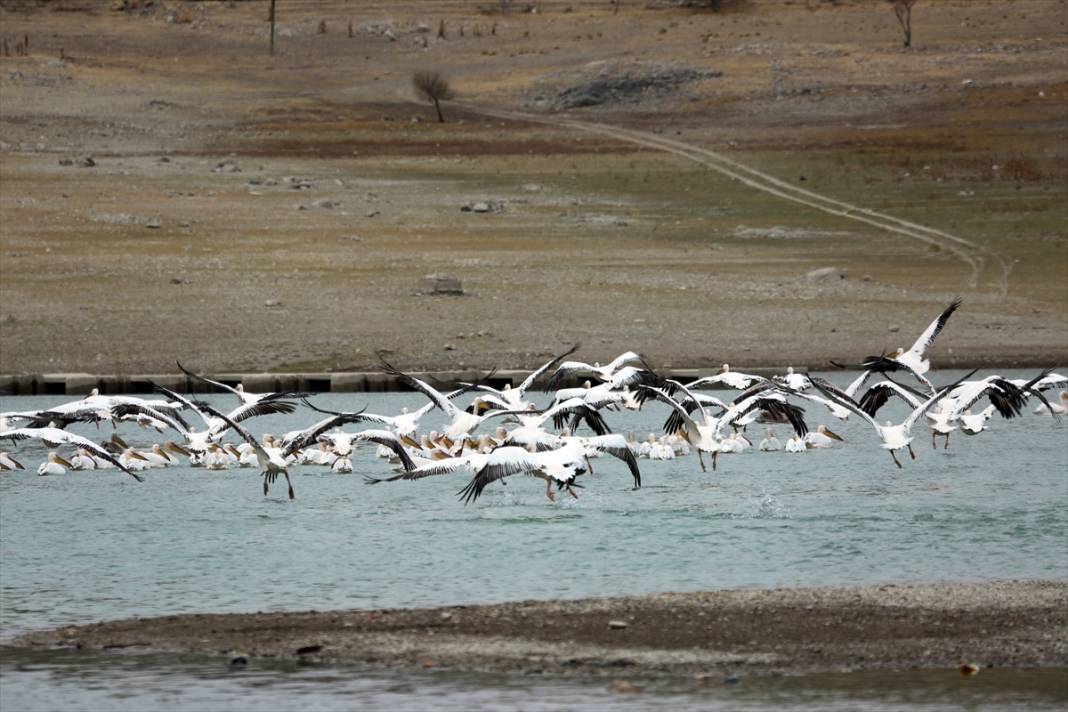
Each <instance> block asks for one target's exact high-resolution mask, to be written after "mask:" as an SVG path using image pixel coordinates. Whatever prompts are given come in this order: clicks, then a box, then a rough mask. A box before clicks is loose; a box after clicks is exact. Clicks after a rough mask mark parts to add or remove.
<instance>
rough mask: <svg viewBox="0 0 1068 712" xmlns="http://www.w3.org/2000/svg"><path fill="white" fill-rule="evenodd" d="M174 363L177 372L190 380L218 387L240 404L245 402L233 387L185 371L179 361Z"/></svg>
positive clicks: (187, 370)
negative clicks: (228, 392) (235, 397)
mask: <svg viewBox="0 0 1068 712" xmlns="http://www.w3.org/2000/svg"><path fill="white" fill-rule="evenodd" d="M175 363H176V364H178V370H180V371H181V372H182V373H184V374H185V375H187V376H189V377H190V378H195V379H197V380H198V381H203V382H204V383H210V384H211V385H213V386H218V387H219V388H222V389H223V390H224V391H230V392H231V393H233V394H234V395H235V396H237V399H238V400H240V401H241V402H242V403H244V402H245V398H244V396H243V395H242V394H241V393H240V392H239V391H238V390H237V389H236V388H234V387H233V386H228V385H226V384H225V383H222V382H221V381H215V380H212V379H210V378H208V377H207V376H201V375H200V374H199V373H193V372H192V371H190V370H189V369H187V368H186V367H185V366H183V365H182V363H181V361H177V360H176V361H175Z"/></svg>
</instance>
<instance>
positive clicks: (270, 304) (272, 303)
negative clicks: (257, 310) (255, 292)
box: [263, 299, 282, 307]
mask: <svg viewBox="0 0 1068 712" xmlns="http://www.w3.org/2000/svg"><path fill="white" fill-rule="evenodd" d="M263 306H265V307H280V306H282V302H280V301H278V300H277V299H268V300H267V301H265V302H264V303H263Z"/></svg>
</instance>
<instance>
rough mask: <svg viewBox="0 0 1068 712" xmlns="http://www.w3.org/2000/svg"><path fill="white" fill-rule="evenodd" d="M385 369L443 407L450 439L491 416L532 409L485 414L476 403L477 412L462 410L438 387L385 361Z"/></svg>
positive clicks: (474, 407)
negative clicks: (479, 411)
mask: <svg viewBox="0 0 1068 712" xmlns="http://www.w3.org/2000/svg"><path fill="white" fill-rule="evenodd" d="M383 370H384V371H385V372H386V373H388V374H389V375H391V376H394V377H396V378H397V379H398V380H399V381H400V382H401V383H403V384H404V385H406V386H408V387H409V388H412V389H413V390H417V391H419V392H421V393H422V394H423V395H425V396H426V397H427V398H429V399H430V400H431V401H432V402H433V403H434V405H436V406H437V407H438V408H440V409H441V411H442V412H443V413H444V414H445V417H447V418H449V419H450V422H449V424H448V425H446V426H445V435H446V436H448V438H449V439H450V440H460V439H462V438H464V437H466V436H467V435H468V434H469V433H471V432H473V431H474V430H475V429H477V428H478V427H479V426H480V425H481V424H482V423H483V422H485V421H486V420H488V419H490V418H497V417H502V416H508V415H521V414H526V413H528V412H532V411H523V410H491V411H489V412H487V413H485V414H479V413H478V412H477V411H478V410H479V409H478V407H477V401H478V399H477V398H476V399H475V400H476V405H473V406H472V410H474V411H476V412H470V411H467V410H461V409H459V408H457V407H456V406H455V405H453V403H452V401H450V400H449V398H448V396H446V395H444V394H442V393H441V392H440V391H438V390H437V389H436V388H434V387H433V386H431V385H430V384H429V383H427V382H426V381H421V380H419V379H418V378H415V377H414V376H411V375H409V374H407V373H404V372H402V371H398V370H397V369H395V368H394V367H393V366H391V365H389V364H388V363H386V362H384V361H383Z"/></svg>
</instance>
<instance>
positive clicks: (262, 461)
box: [200, 405, 296, 499]
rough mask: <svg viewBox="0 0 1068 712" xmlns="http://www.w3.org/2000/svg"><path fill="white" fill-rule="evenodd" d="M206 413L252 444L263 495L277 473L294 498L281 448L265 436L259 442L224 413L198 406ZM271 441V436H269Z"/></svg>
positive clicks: (291, 482) (291, 483)
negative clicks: (284, 480)
mask: <svg viewBox="0 0 1068 712" xmlns="http://www.w3.org/2000/svg"><path fill="white" fill-rule="evenodd" d="M200 407H201V408H202V409H203V410H204V412H205V413H207V414H208V415H210V416H212V417H215V418H219V419H221V420H222V421H223V422H225V423H226V424H227V425H229V426H230V427H231V428H233V429H234V432H235V433H237V434H238V435H239V436H240V437H241V439H242V440H244V441H245V442H247V443H248V444H249V445H251V446H252V449H253V450H254V451H255V452H256V459H257V460H258V461H259V466H260V467H262V468H263V472H262V473H260V474H262V475H263V495H264V496H265V497H266V496H267V492H268V491H269V489H270V485H271V483H273V482H274V481H275V480H276V479H278V475H283V476H284V477H285V478H286V484H287V485H289V498H290V499H296V494H295V493H294V492H293V481H292V480H290V479H289V463H288V462H286V459H285V457H284V456H283V455H282V449H281V448H277V447H272V446H271V445H270V444H268V443H267V440H266V438H267V436H264V442H263V443H260V441H259V440H257V439H256V438H255V437H253V435H252V433H250V432H249V431H247V430H245V429H244V428H243V427H241V426H240V425H238V424H237V423H235V422H234V421H233V420H230V418H228V417H227V416H226V415H224V414H223V413H221V412H219V411H218V410H216V409H215V408H212V407H211V406H210V405H201V406H200ZM271 441H272V442H273V438H271Z"/></svg>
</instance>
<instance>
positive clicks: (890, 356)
mask: <svg viewBox="0 0 1068 712" xmlns="http://www.w3.org/2000/svg"><path fill="white" fill-rule="evenodd" d="M960 305H961V300H960V299H959V298H957V299H954V300H953V302H952V303H951V304H950V305H949V306H948V307H946V308H945V309H944V310H943V311H942V313H941V314H939V315H938V318H936V319H935V320H934V321H932V322H931V324H930V325H929V326H928V327H927V328H926V329H925V330H924V332H923V333H922V334H920V337H919V338H918V339H916V341H915V343H913V344H912V347H911V348H909V349H908V350H907V351H906V350H905V349H904V348H898V349H896V350H894V351H891V352H890V353H887V354H883V355H882V356H869V357H868V358H867V359H865V361H864V362H863V363H861V364H860V365H861V368H863V369H864V370H865V371H875V372H878V373H890V372H893V371H902V370H907V371H909V372H910V373H911V374H912V375H913V376H915V377H916V379H917V380H919V381H920V382H922V383H923V384H924V385H925V386H927V387H928V388H929V389H930V390H931V391H932V392H933V391H934V390H935V387H934V385H932V383H931V382H930V381H929V380H927V378H926V377H925V376H924V374H926V373H927V372H928V371H929V370H930V369H931V362H930V361H928V360H927V359H926V358H924V353H926V351H927V349H928V348H930V346H931V344H932V343H934V340H935V338H936V337H937V336H938V335H939V334H940V333H941V332H942V329H943V328H944V327H945V325H946V322H947V321H949V317H951V316H953V312H955V311H957V308H958V307H960ZM836 365H837V364H836ZM862 377H863V376H862ZM858 387H859V386H858Z"/></svg>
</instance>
